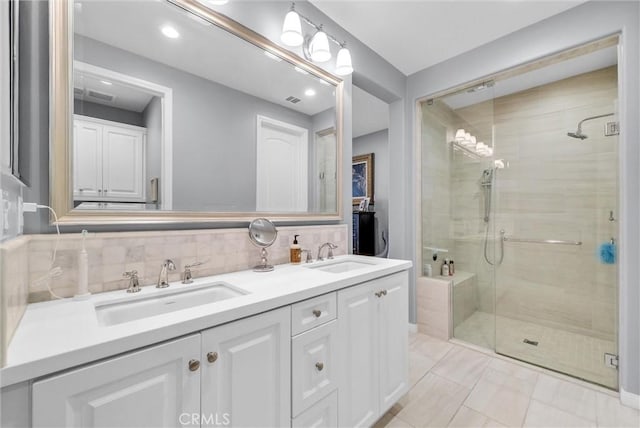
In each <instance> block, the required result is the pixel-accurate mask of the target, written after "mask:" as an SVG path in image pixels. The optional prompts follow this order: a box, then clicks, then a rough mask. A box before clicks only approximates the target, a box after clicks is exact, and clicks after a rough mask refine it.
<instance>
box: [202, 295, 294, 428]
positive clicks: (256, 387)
mask: <svg viewBox="0 0 640 428" xmlns="http://www.w3.org/2000/svg"><path fill="white" fill-rule="evenodd" d="M290 314H291V311H290V307H285V308H281V309H277V310H274V311H271V312H266V313H264V314H261V315H257V316H254V317H251V318H246V319H243V320H240V321H235V322H232V323H229V324H225V325H222V326H220V327H215V328H212V329H210V330H206V331H203V332H202V357H201V358H202V364H203V367H202V415H203V418H207V417H208V418H212V417H213V418H217V420H218V421H224V420H228V421H229V423H230V426H234V427H262V426H264V427H266V426H269V427H282V426H288V425H290V423H291V374H290V367H291V327H290V326H291V324H290V316H291V315H290ZM214 420H215V419H214Z"/></svg>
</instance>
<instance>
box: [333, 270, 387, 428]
mask: <svg viewBox="0 0 640 428" xmlns="http://www.w3.org/2000/svg"><path fill="white" fill-rule="evenodd" d="M378 288H379V287H378V284H377V283H376V281H372V282H369V283H366V284H363V285H358V286H355V287H351V288H348V289H346V290H341V291H339V292H338V314H339V315H338V350H339V358H338V360H339V361H340V364H341V366H340V367H341V370H340V373H339V379H340V381H339V388H338V400H339V404H338V422H339V424H338V425H339V426H345V427H356V426H371V425H373V423H374V422H375V421H376V420H377V418H378V413H379V390H380V387H379V378H378V373H379V364H380V362H379V356H378V349H379V343H378V342H379V340H378V338H379V335H378V328H379V324H380V323H379V320H378V303H379V302H378V300H379V298H378V297H376V295H375V293H377V292H378V291H379V290H378Z"/></svg>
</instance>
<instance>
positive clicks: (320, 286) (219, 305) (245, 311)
mask: <svg viewBox="0 0 640 428" xmlns="http://www.w3.org/2000/svg"><path fill="white" fill-rule="evenodd" d="M341 260H354V261H360V262H363V263H368V264H370V265H371V266H370V267H366V268H363V269H358V270H353V271H349V272H344V273H332V272H323V271H321V270H318V269H309V266H320V265H322V264H332V263H336V262H338V261H341ZM411 265H412V264H411V262H410V261H406V260H393V259H381V258H375V257H367V256H353V255H348V256H339V257H336V258H335V259H334V260H328V261H325V262H315V263H312V264H304V263H303V264H300V265H291V264H285V265H278V266H276V268H275V270H274V271H273V272H266V273H258V272H253V271H250V270H248V271H241V272H233V273H228V274H223V275H215V276H210V277H206V278H198V279H195V280H194V282H193V284H189V285H184V284H181V283H180V282H176V283H171V286H170V287H168V288H165V289H157V288H155V287H154V286H153V285H151V286H146V287H142V291H140V292H139V293H135V294H128V293H126V292H125V290H117V291H112V292H108V293H100V294H96V295H93V296H91V297H90V298H89V299H88V300H83V301H75V300H73V299H63V300H54V301H50V302H42V303H34V304H30V305H28V306H27V310H26V312H25V314H24V316H23V317H22V320H21V321H20V324H19V325H18V328H17V330H16V332H15V334H14V336H13V339H12V340H11V343H10V344H9V349H8V352H7V364H6V366H5V367H3V368H2V369H1V370H0V387H5V386H8V385H12V384H15V383H19V382H23V381H26V380H30V379H34V378H37V377H40V376H44V375H48V374H51V373H55V372H57V371H60V370H64V369H68V368H71V367H74V366H78V365H81V364H86V363H89V362H92V361H96V360H99V359H102V358H106V357H110V356H114V355H117V354H120V353H123V352H127V351H131V350H134V349H136V348H141V347H144V346H148V345H152V344H155V343H159V342H162V341H165V340H169V339H172V338H176V337H180V336H183V335H186V334H189V333H195V332H198V331H201V330H206V329H208V328H211V327H215V326H217V325H220V324H224V323H227V322H230V321H234V320H237V319H240V318H244V317H247V316H251V315H255V314H258V313H261V312H265V311H269V310H271V309H275V308H278V307H281V306H286V305H290V304H292V303H295V302H298V301H301V300H305V299H308V298H311V297H315V296H319V295H321V294H325V293H329V292H332V291H335V290H339V289H341V288H345V287H349V286H351V285H355V284H359V283H361V282H364V281H369V280H371V279H374V278H378V277H381V276H386V275H390V274H392V273H396V272H400V271H403V270H407V269H409V268H410V267H411ZM212 281H222V282H226V283H228V284H231V285H232V286H234V287H237V288H240V289H242V290H245V291H247V292H248V294H246V295H243V296H239V297H234V298H231V299H228V300H223V301H219V302H215V303H208V304H204V305H200V306H195V307H191V308H188V309H183V310H179V311H175V312H170V313H166V314H162V315H156V316H152V317H148V318H144V319H140V320H136V321H131V322H126V323H122V324H117V325H113V326H108V327H105V326H100V325H99V324H98V319H97V317H96V311H95V306H96V305H97V304H104V303H107V302H115V301H121V300H124V301H126V300H128V299H136V298H140V297H144V296H153V295H161V294H163V293H167V292H169V293H170V292H176V291H177V290H180V289H183V288H189V287H194V286H198V285H202V284H205V283H208V282H212Z"/></svg>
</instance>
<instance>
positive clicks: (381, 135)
mask: <svg viewBox="0 0 640 428" xmlns="http://www.w3.org/2000/svg"><path fill="white" fill-rule="evenodd" d="M367 153H373V154H374V156H375V157H374V168H373V172H374V177H373V182H374V186H375V187H374V192H373V197H374V202H375V211H376V223H377V225H376V226H377V227H376V233H377V239H376V253H379V252H380V251H382V249H383V248H384V244H383V242H382V239H381V238H382V231H385V236H389V233H388V231H389V174H390V172H391V171H390V169H389V130H388V129H383V130H382V131H378V132H374V133H371V134H367V135H363V136H361V137H358V138H354V140H353V156H358V155H365V154H367Z"/></svg>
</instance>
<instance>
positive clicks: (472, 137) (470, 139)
mask: <svg viewBox="0 0 640 428" xmlns="http://www.w3.org/2000/svg"><path fill="white" fill-rule="evenodd" d="M469 141H470V142H471V145H472V146H475V145H476V137H474V136H473V135H472V136H471V138H469ZM480 144H482V143H480Z"/></svg>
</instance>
